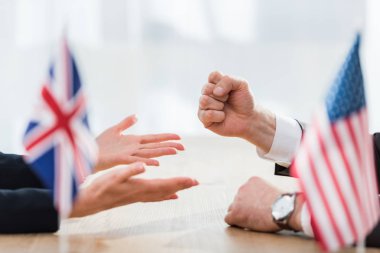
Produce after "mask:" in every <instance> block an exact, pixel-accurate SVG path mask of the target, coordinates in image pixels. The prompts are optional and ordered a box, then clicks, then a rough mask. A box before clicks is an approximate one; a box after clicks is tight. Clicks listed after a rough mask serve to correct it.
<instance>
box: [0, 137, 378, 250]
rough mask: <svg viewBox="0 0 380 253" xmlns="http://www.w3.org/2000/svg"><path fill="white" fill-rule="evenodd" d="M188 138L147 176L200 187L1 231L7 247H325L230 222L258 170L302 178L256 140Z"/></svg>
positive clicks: (279, 180)
mask: <svg viewBox="0 0 380 253" xmlns="http://www.w3.org/2000/svg"><path fill="white" fill-rule="evenodd" d="M183 143H184V144H185V146H186V149H187V150H186V151H185V152H183V153H181V154H179V155H177V156H176V157H165V158H163V159H161V167H160V168H149V169H148V172H147V173H146V174H145V175H144V177H148V178H150V177H152V178H153V177H170V176H178V175H181V176H183V175H186V176H191V177H194V178H197V179H198V180H199V181H200V183H201V184H200V186H198V187H196V188H193V189H190V190H188V191H184V192H181V193H180V198H179V200H175V201H166V202H160V203H147V204H140V203H139V204H134V205H129V206H125V207H120V208H116V209H113V210H110V211H106V212H102V213H99V214H96V215H92V216H89V217H86V218H81V219H71V220H66V221H64V222H63V224H62V225H61V230H60V231H59V232H58V233H56V234H34V235H5V236H0V252H7V253H13V252H20V253H21V252H22V253H26V252H38V253H44V252H49V253H51V252H86V253H87V252H102V253H106V252H107V253H108V252H155V253H159V252H188V253H195V252H260V253H262V252H281V253H286V252H320V251H319V248H318V246H317V244H316V243H315V242H314V241H313V240H311V239H307V238H305V237H303V236H302V235H294V234H291V233H288V234H286V233H284V234H266V233H256V232H251V231H245V230H242V229H238V228H232V227H229V226H228V225H226V224H225V223H224V215H225V214H226V209H227V207H228V205H229V204H230V202H231V200H232V199H233V196H234V194H235V193H236V191H237V189H238V188H239V186H240V185H241V184H243V183H244V182H245V181H246V180H247V179H248V178H249V177H251V176H253V175H258V176H262V177H264V178H267V179H269V180H271V181H272V182H273V183H275V184H276V185H279V186H280V187H287V188H289V189H295V188H296V184H295V181H294V179H291V178H284V177H276V176H273V164H272V163H270V162H267V161H264V160H261V159H259V158H258V157H257V155H256V150H255V148H254V147H253V146H252V145H250V144H248V143H246V142H244V141H241V140H238V139H227V138H211V137H203V138H201V137H197V138H195V137H191V138H185V139H184V140H183ZM343 252H355V250H354V249H347V250H345V251H343ZM367 252H379V253H380V250H377V249H367Z"/></svg>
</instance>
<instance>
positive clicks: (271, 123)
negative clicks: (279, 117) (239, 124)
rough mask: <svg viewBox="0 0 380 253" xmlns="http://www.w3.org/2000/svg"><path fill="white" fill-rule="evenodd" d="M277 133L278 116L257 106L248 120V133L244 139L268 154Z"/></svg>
mask: <svg viewBox="0 0 380 253" xmlns="http://www.w3.org/2000/svg"><path fill="white" fill-rule="evenodd" d="M275 133H276V115H275V114H274V113H272V112H271V111H269V110H267V109H264V108H261V107H260V106H256V108H255V111H254V113H253V114H252V115H251V117H250V118H249V120H248V125H247V131H246V132H245V136H244V137H243V138H244V139H246V140H247V141H248V142H250V143H252V144H254V145H255V146H257V147H258V148H259V149H261V150H262V151H263V152H265V153H268V152H269V150H270V148H271V146H272V143H273V139H274V135H275Z"/></svg>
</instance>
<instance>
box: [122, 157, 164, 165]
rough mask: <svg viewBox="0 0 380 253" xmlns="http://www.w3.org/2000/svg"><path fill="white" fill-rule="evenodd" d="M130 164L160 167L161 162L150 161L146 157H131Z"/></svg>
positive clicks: (129, 158)
mask: <svg viewBox="0 0 380 253" xmlns="http://www.w3.org/2000/svg"><path fill="white" fill-rule="evenodd" d="M126 162H128V163H131V162H132V163H135V162H140V163H145V164H146V165H148V166H160V163H159V161H157V160H155V159H149V158H144V157H138V156H130V157H128V161H126Z"/></svg>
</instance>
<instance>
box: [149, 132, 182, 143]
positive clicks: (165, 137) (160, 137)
mask: <svg viewBox="0 0 380 253" xmlns="http://www.w3.org/2000/svg"><path fill="white" fill-rule="evenodd" d="M180 139H181V137H179V136H178V135H177V134H148V135H143V136H141V144H146V143H154V142H162V141H170V140H180Z"/></svg>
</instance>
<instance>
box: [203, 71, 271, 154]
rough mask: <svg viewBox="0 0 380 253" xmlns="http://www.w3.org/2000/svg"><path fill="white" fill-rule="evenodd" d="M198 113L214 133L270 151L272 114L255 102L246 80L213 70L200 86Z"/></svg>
mask: <svg viewBox="0 0 380 253" xmlns="http://www.w3.org/2000/svg"><path fill="white" fill-rule="evenodd" d="M198 117H199V119H200V121H201V122H202V123H203V125H204V127H206V128H207V129H209V130H211V131H213V132H214V133H216V134H219V135H222V136H229V137H240V138H243V139H246V140H247V141H249V142H251V143H252V144H254V145H256V146H258V147H259V148H261V149H262V150H263V151H264V152H269V150H270V147H271V145H272V142H273V138H274V134H275V130H276V118H275V115H274V114H273V113H272V112H270V111H268V110H265V109H264V108H262V107H260V106H259V105H257V104H256V103H255V99H254V97H253V95H252V93H251V91H250V89H249V85H248V83H247V82H246V81H245V80H242V79H238V78H234V77H231V76H227V75H223V74H222V73H220V72H217V71H215V72H212V73H211V74H210V75H209V77H208V83H206V84H205V85H204V86H203V89H202V95H201V97H200V99H199V109H198Z"/></svg>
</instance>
